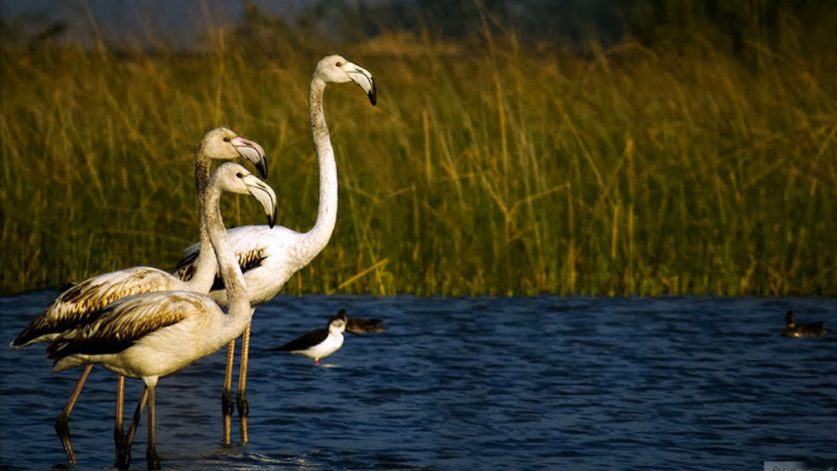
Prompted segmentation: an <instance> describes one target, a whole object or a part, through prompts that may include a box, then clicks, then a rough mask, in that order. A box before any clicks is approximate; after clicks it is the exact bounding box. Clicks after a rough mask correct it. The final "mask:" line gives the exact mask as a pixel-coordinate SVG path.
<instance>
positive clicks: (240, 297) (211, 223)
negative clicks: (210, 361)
mask: <svg viewBox="0 0 837 471" xmlns="http://www.w3.org/2000/svg"><path fill="white" fill-rule="evenodd" d="M220 199H221V189H220V188H218V186H217V185H211V186H210V187H209V189H208V190H207V192H206V195H205V198H204V200H205V202H204V205H203V206H204V207H203V211H202V219H204V221H203V224H204V225H205V226H206V229H207V233H208V235H209V239H210V241H211V243H212V249H214V252H215V256H216V257H217V259H218V265H219V271H220V272H221V277H222V278H223V279H224V286H225V287H226V291H227V306H228V308H227V316H226V317H225V323H224V327H223V328H222V329H221V330H220V331H218V332H214V333H213V334H214V335H215V336H216V337H218V339H219V342H220V345H223V344H226V343H227V342H229V341H230V340H232V339H234V338H236V337H238V336H239V335H241V332H243V331H244V328H245V327H247V324H249V323H250V320H251V318H252V316H253V309H252V308H251V306H250V297H249V295H248V294H247V288H246V286H245V284H244V275H243V274H242V273H241V268H240V267H239V266H238V259H237V258H236V257H235V253H233V249H232V247H231V246H230V243H229V236H227V230H226V228H225V227H224V221H223V219H222V218H221V207H220ZM210 252H211V251H210Z"/></svg>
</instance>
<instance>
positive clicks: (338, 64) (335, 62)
mask: <svg viewBox="0 0 837 471" xmlns="http://www.w3.org/2000/svg"><path fill="white" fill-rule="evenodd" d="M314 77H315V78H319V79H320V80H322V81H324V82H328V83H348V82H354V83H356V84H358V85H359V86H360V88H362V89H363V91H364V92H366V96H367V97H369V102H370V103H372V106H375V103H377V101H378V90H377V89H376V88H375V79H373V78H372V74H371V73H370V72H369V71H368V70H366V69H364V68H363V67H361V66H359V65H357V64H354V63H352V62H349V61H347V60H346V59H345V58H343V57H342V56H338V55H334V56H328V57H325V58H323V59H322V60H321V61H320V62H319V63H318V64H317V68H316V69H314Z"/></svg>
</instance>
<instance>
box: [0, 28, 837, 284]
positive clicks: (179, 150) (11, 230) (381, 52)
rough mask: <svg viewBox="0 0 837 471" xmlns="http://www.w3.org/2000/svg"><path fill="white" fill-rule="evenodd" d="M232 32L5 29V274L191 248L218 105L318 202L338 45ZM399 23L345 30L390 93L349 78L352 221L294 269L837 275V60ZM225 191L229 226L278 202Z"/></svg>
mask: <svg viewBox="0 0 837 471" xmlns="http://www.w3.org/2000/svg"><path fill="white" fill-rule="evenodd" d="M216 41H217V43H216V44H214V47H212V48H211V50H212V52H211V53H208V54H194V55H188V56H185V55H183V56H181V55H178V54H175V53H170V54H156V55H134V56H121V55H118V54H115V53H113V52H111V51H108V50H104V49H98V50H95V49H81V48H74V47H62V48H54V49H43V50H38V51H34V52H31V51H30V52H22V51H16V50H8V49H7V50H3V51H2V53H0V62H2V71H1V72H0V82H1V83H2V85H0V87H2V93H3V97H4V99H3V101H2V104H0V108H2V117H1V118H0V155H2V159H3V164H2V165H3V169H2V170H3V177H2V179H3V183H2V189H0V221H2V228H0V243H2V245H3V248H4V256H3V266H2V269H1V270H0V293H13V292H16V291H20V290H27V289H33V288H40V287H48V286H60V285H61V284H63V283H65V282H67V281H71V280H80V279H83V278H85V277H87V276H90V275H94V274H97V273H102V272H105V271H110V270H113V269H118V268H122V267H127V266H133V265H139V264H148V265H153V266H158V267H161V268H171V267H172V266H173V264H174V262H175V261H176V260H177V259H178V258H179V256H180V251H181V250H182V249H183V248H185V247H186V246H187V245H188V244H190V243H191V242H192V241H193V240H195V238H196V235H197V229H196V228H197V214H196V209H195V200H194V196H193V183H192V170H191V169H192V167H191V164H192V158H193V157H192V151H193V148H194V146H195V145H196V143H197V140H198V139H199V138H200V136H201V135H202V134H203V132H205V131H206V130H207V129H209V128H212V127H216V126H219V125H225V126H228V127H230V128H232V129H234V130H236V131H237V132H239V133H240V134H242V135H244V136H247V137H250V138H252V139H255V140H257V141H259V142H260V143H261V144H262V145H264V147H265V148H266V149H267V151H268V157H269V158H270V166H271V177H270V179H269V182H270V183H271V184H272V185H273V186H274V187H275V188H276V190H277V194H278V196H279V198H280V201H281V205H280V214H279V222H280V223H281V224H283V225H286V226H289V227H292V228H295V229H299V230H306V229H308V228H309V227H310V226H311V225H312V224H313V222H314V218H315V214H316V205H317V188H318V182H317V169H316V159H315V156H314V152H313V149H312V145H311V143H310V140H311V138H310V133H309V131H308V128H307V120H306V106H307V102H306V100H307V86H308V77H309V76H310V71H311V69H312V68H313V66H314V64H315V63H316V61H317V60H318V59H319V58H320V56H322V55H323V52H311V51H308V50H293V49H292V48H285V49H283V50H282V51H281V52H279V53H277V54H278V55H277V56H276V57H268V56H259V55H256V54H248V52H247V51H246V49H242V48H238V47H234V46H233V45H230V44H226V43H225V42H224V40H223V39H222V38H220V37H219V39H217V40H216ZM378 45H380V43H379V44H378ZM366 46H369V45H366ZM384 46H385V47H383V48H380V47H379V48H371V47H365V46H364V45H363V44H358V45H353V46H350V47H347V48H345V50H344V51H341V52H343V53H344V54H345V55H346V56H347V57H349V58H350V59H351V60H353V61H356V62H357V63H359V64H361V65H363V66H364V67H367V68H368V69H369V70H371V71H372V72H373V74H375V76H376V80H377V81H378V83H379V86H380V97H379V106H378V107H376V108H371V107H369V106H368V104H367V103H365V101H364V100H365V98H364V97H363V96H362V94H361V93H360V92H359V91H358V90H357V89H356V88H355V87H350V86H334V87H330V88H329V90H328V92H327V98H326V105H325V106H326V115H327V119H328V122H329V125H330V128H331V131H332V141H333V143H334V147H335V151H336V155H337V161H338V172H339V178H340V210H339V213H338V222H337V229H336V231H335V233H334V236H333V237H332V240H331V242H330V244H329V246H328V247H327V248H326V249H325V251H324V252H323V253H322V254H321V255H320V256H319V257H318V258H317V259H316V260H315V261H314V262H313V263H312V265H311V266H309V267H307V268H305V269H303V270H302V271H301V272H300V273H299V274H297V275H296V276H295V277H294V278H292V280H291V281H289V283H288V284H287V285H286V288H285V292H288V293H371V294H396V293H398V294H404V293H412V294H417V295H434V294H439V295H454V296H456V295H469V294H489V295H533V294H538V293H556V294H584V295H652V296H653V295H668V294H670V295H683V294H698V295H700V294H717V295H759V296H769V295H824V296H835V295H837V271H835V266H837V246H835V245H837V237H835V234H837V217H835V215H837V211H835V209H836V208H835V205H837V146H835V142H834V141H835V136H836V135H837V110H835V100H834V97H835V80H834V79H835V77H834V72H828V70H829V67H828V66H829V63H828V62H826V63H823V62H822V61H820V60H819V59H817V58H804V57H795V56H792V55H791V54H790V53H785V54H783V53H781V52H775V53H774V60H773V61H770V62H765V63H762V64H759V65H758V66H746V65H742V64H741V63H740V62H737V61H736V60H734V59H733V58H731V57H728V56H726V55H724V54H722V53H720V52H718V51H714V50H713V49H712V48H711V46H706V48H705V49H704V50H701V51H698V53H696V54H694V55H692V56H685V57H684V56H682V55H680V56H678V55H674V54H672V55H671V56H666V55H661V54H660V53H658V52H655V51H651V50H647V49H644V48H642V47H640V46H638V45H635V44H624V45H621V46H618V47H615V48H612V49H609V50H601V49H596V48H594V49H593V50H594V51H595V53H594V54H592V55H590V56H587V57H579V56H577V55H572V54H556V53H543V52H540V51H538V50H534V49H529V48H526V47H523V46H521V45H520V44H519V43H517V41H516V40H515V39H514V38H513V37H511V38H501V37H488V38H485V39H484V40H483V41H482V42H481V44H480V47H469V46H468V45H466V44H464V43H463V44H459V43H439V42H433V41H429V40H422V39H419V38H403V37H399V36H392V37H390V39H389V42H388V43H385V44H384ZM370 51H371V52H370ZM830 65H833V63H832V64H830ZM228 200H229V201H227V202H225V213H224V214H225V218H226V222H227V224H228V225H230V226H233V225H239V224H261V223H262V222H263V221H262V220H261V219H260V218H259V217H258V215H257V214H258V212H257V211H256V209H255V208H254V207H252V205H251V204H250V202H249V201H246V200H241V201H239V200H237V199H236V198H228Z"/></svg>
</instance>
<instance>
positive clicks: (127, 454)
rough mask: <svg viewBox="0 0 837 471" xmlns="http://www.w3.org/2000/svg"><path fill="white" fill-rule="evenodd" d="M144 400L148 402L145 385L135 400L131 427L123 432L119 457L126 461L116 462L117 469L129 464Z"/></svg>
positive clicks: (126, 467) (126, 466) (125, 467)
mask: <svg viewBox="0 0 837 471" xmlns="http://www.w3.org/2000/svg"><path fill="white" fill-rule="evenodd" d="M146 402H148V387H147V386H146V387H145V389H143V390H142V395H141V396H140V399H139V401H138V402H137V408H136V410H134V417H133V420H131V427H130V428H129V429H128V433H126V434H125V438H124V441H123V442H122V448H123V450H122V454H121V455H120V458H123V459H125V460H126V461H124V462H118V463H116V467H117V468H118V469H128V466H129V465H130V464H131V446H132V445H133V444H134V435H136V433H137V427H138V426H139V423H140V420H142V410H143V409H144V408H145V403H146Z"/></svg>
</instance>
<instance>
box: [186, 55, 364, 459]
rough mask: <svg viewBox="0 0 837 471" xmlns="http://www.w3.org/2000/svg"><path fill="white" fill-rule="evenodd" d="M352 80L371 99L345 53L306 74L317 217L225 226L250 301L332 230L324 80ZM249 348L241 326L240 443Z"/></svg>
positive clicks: (275, 287) (306, 258)
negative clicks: (296, 224) (290, 224)
mask: <svg viewBox="0 0 837 471" xmlns="http://www.w3.org/2000/svg"><path fill="white" fill-rule="evenodd" d="M350 82H354V83H355V84H357V85H359V86H360V88H361V89H362V90H363V91H364V93H366V95H367V97H368V98H369V102H370V103H371V104H372V105H373V106H374V105H375V104H376V103H377V88H376V87H375V81H374V79H373V78H372V74H371V73H370V72H369V71H368V70H366V69H364V68H363V67H360V66H359V65H357V64H354V63H352V62H349V61H348V60H346V59H345V58H343V57H341V56H338V55H332V56H327V57H325V58H323V59H322V60H320V61H319V63H317V66H316V67H315V69H314V73H313V75H312V77H311V82H310V86H309V94H308V118H309V123H310V128H311V135H312V138H313V141H314V148H315V149H316V152H317V159H318V163H319V183H320V190H319V206H318V208H317V219H316V221H315V223H314V226H313V227H312V228H311V230H309V231H308V232H303V233H300V232H296V231H294V230H292V229H289V228H287V227H275V228H272V229H271V228H269V227H267V226H264V225H261V226H253V225H249V226H240V227H236V228H233V229H230V230H229V237H230V243H231V244H232V247H233V250H234V251H235V253H236V256H237V257H238V261H239V265H240V266H241V270H242V271H243V272H244V278H245V280H246V281H247V292H248V294H249V295H250V302H251V303H252V304H254V305H257V304H261V303H264V302H267V301H269V300H270V299H272V298H273V297H274V296H276V294H277V293H278V292H279V290H281V289H282V286H284V284H285V282H286V281H288V279H289V278H290V277H291V276H292V275H293V274H294V273H296V272H297V271H298V270H300V269H301V268H303V267H305V266H306V265H308V263H310V262H311V260H313V259H314V257H316V256H317V255H318V254H319V253H320V252H321V251H322V250H323V248H325V246H326V245H327V244H328V241H329V239H330V238H331V234H332V232H334V226H335V223H336V220H337V164H336V162H335V159H334V149H333V147H332V144H331V138H330V136H329V131H328V126H327V124H326V118H325V112H324V111H323V95H324V92H325V88H326V85H327V84H329V83H350ZM201 252H202V250H201V249H200V247H199V246H198V245H197V244H196V245H193V246H191V247H189V248H187V249H186V251H185V252H184V256H183V258H182V259H181V260H180V261H179V262H178V263H177V265H176V267H175V273H176V274H177V275H178V276H180V277H181V278H182V279H184V280H188V279H189V277H190V276H191V272H193V271H194V269H193V268H192V266H193V265H194V264H195V261H196V260H197V259H198V258H199V257H200V253H201ZM215 281H216V283H215V284H214V285H213V286H212V289H211V291H210V296H212V297H213V299H215V300H216V301H218V302H219V303H221V304H224V303H225V302H226V297H227V295H226V291H225V289H224V283H223V280H222V279H221V278H219V277H216V280H215ZM249 351H250V327H249V326H248V327H247V329H245V330H244V333H243V334H242V339H241V364H240V367H239V368H240V369H239V377H238V390H237V398H236V404H237V409H238V415H239V420H240V429H241V442H242V443H243V444H245V443H247V442H248V440H249V438H248V433H247V416H248V414H249V404H248V402H247V395H246V387H247V364H248V358H249ZM234 356H235V342H234V341H233V342H230V345H229V346H228V347H227V362H226V370H225V374H224V388H223V391H222V393H221V402H222V409H223V411H224V425H223V426H224V444H225V445H229V444H230V442H231V431H230V429H231V420H232V411H233V407H232V400H231V389H232V369H233V362H234Z"/></svg>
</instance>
